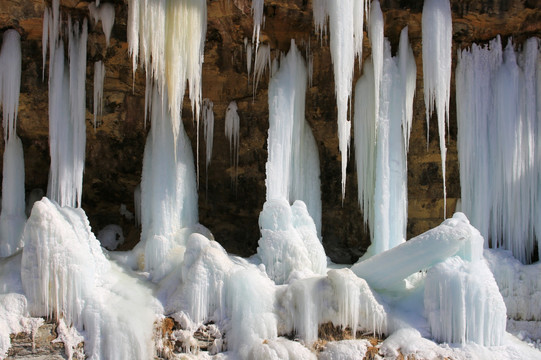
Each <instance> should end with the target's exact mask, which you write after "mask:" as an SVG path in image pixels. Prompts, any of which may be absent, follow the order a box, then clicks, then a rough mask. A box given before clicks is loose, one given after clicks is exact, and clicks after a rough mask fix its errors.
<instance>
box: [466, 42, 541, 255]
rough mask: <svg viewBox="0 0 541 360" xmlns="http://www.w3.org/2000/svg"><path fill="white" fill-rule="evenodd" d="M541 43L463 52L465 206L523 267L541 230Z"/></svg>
mask: <svg viewBox="0 0 541 360" xmlns="http://www.w3.org/2000/svg"><path fill="white" fill-rule="evenodd" d="M540 51H541V50H540V47H539V40H538V39H536V38H532V39H529V40H528V41H527V42H526V43H525V44H524V48H523V50H522V51H521V52H515V50H514V49H513V45H512V43H511V42H509V43H508V45H507V46H506V47H505V49H504V50H502V45H501V41H500V38H499V37H498V38H496V39H494V40H492V41H491V42H490V43H489V44H488V45H485V46H478V45H475V44H474V45H472V48H471V49H466V50H463V51H461V52H459V56H458V65H457V71H456V86H457V122H458V153H459V160H460V181H461V189H462V208H463V211H464V212H465V213H466V214H468V216H470V217H471V219H472V223H473V224H474V225H475V226H477V227H478V228H479V230H480V231H481V233H482V234H483V236H484V237H485V246H489V244H491V245H492V246H493V247H504V248H506V249H509V250H511V251H512V252H513V255H514V256H515V257H516V258H517V259H519V260H520V261H522V262H524V263H528V262H530V261H531V260H532V256H533V255H534V254H533V253H534V251H535V246H536V241H537V242H538V241H539V236H536V234H535V233H536V231H539V230H538V228H539V225H538V224H539V222H538V221H537V220H538V216H539V207H540V196H539V193H540V191H541V190H540V182H539V171H540V170H539V169H540V168H541V167H540V165H539V164H540V160H541V157H540V153H539V142H538V139H539V118H540V117H539V116H540V115H539V114H538V112H537V111H538V110H537V107H536V106H537V105H536V104H537V99H538V98H539V92H540V90H539V88H538V85H537V81H538V80H537V78H538V76H539V75H538V71H539V70H538V67H539V65H538V63H539V59H541V56H540V55H539V53H540Z"/></svg>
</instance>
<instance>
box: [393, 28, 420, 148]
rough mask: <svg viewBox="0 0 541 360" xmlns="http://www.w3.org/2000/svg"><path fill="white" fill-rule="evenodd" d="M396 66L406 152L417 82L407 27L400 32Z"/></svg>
mask: <svg viewBox="0 0 541 360" xmlns="http://www.w3.org/2000/svg"><path fill="white" fill-rule="evenodd" d="M398 67H399V71H400V75H401V78H402V87H403V89H402V91H403V95H404V97H403V105H402V132H403V134H404V146H405V147H406V149H405V151H406V153H407V152H408V150H409V143H410V134H411V125H412V123H413V97H414V95H415V87H416V82H417V65H416V64H415V56H414V55H413V49H412V48H411V45H410V44H409V40H408V27H407V26H406V27H404V28H403V29H402V31H401V32H400V43H399V46H398Z"/></svg>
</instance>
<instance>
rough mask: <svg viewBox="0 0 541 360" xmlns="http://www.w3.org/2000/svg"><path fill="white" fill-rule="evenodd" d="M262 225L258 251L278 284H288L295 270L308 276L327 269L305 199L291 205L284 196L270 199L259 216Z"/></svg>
mask: <svg viewBox="0 0 541 360" xmlns="http://www.w3.org/2000/svg"><path fill="white" fill-rule="evenodd" d="M259 227H260V229H261V239H260V240H259V247H258V248H257V254H258V255H259V257H260V258H261V261H262V263H263V264H264V265H265V268H266V271H267V274H268V275H269V277H270V278H271V279H272V280H274V282H275V283H276V284H284V283H287V282H288V281H289V278H290V276H291V274H292V273H293V272H302V273H305V274H307V275H313V274H323V273H324V272H325V268H326V265H327V261H326V257H325V251H324V250H323V246H322V245H321V243H320V242H319V239H318V237H317V232H316V227H315V224H314V222H313V220H312V218H311V217H310V215H309V214H308V210H307V209H306V205H304V203H303V202H302V201H300V200H297V201H295V203H294V204H293V205H292V206H290V205H289V203H288V202H287V200H285V199H283V198H282V199H274V200H268V201H267V202H265V204H264V205H263V211H262V212H261V214H260V215H259Z"/></svg>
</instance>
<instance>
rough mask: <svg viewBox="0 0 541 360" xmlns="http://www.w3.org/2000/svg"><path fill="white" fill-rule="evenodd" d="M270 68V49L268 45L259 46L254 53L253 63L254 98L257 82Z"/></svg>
mask: <svg viewBox="0 0 541 360" xmlns="http://www.w3.org/2000/svg"><path fill="white" fill-rule="evenodd" d="M270 68H271V49H270V46H269V44H261V45H260V46H259V48H258V49H257V51H256V53H255V61H254V97H255V94H256V91H257V85H259V80H260V79H261V76H262V75H263V73H264V72H265V70H267V71H270Z"/></svg>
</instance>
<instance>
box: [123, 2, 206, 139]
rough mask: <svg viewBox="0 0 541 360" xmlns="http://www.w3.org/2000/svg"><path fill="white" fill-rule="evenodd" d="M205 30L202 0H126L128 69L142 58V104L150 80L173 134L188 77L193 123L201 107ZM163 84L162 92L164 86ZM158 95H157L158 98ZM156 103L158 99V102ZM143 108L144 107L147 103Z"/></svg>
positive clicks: (149, 89) (177, 129)
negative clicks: (144, 80)
mask: <svg viewBox="0 0 541 360" xmlns="http://www.w3.org/2000/svg"><path fill="white" fill-rule="evenodd" d="M206 31H207V2H206V1H205V0H180V1H172V0H147V1H139V0H129V2H128V44H129V53H130V55H131V56H132V62H133V73H134V76H135V71H136V69H137V64H138V62H141V64H142V66H143V68H144V69H145V70H146V76H147V96H146V100H147V105H148V106H150V104H148V102H149V101H151V100H152V98H153V96H152V95H151V94H150V93H149V92H151V91H152V90H151V89H152V84H153V83H155V84H156V86H157V87H158V88H159V91H160V93H161V94H164V95H165V94H168V96H167V100H168V101H167V103H168V104H169V111H170V113H171V116H172V119H173V125H174V126H173V131H174V134H175V136H176V135H177V134H179V131H180V114H181V110H182V99H183V98H184V93H185V89H186V82H188V89H189V94H190V101H191V104H192V111H193V113H194V118H195V119H196V122H197V125H199V116H200V113H201V111H200V108H201V101H202V97H201V70H202V65H203V52H204V43H205V35H206ZM165 88H167V92H165ZM160 101H161V100H160ZM157 106H160V105H157ZM147 108H148V107H147Z"/></svg>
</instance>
